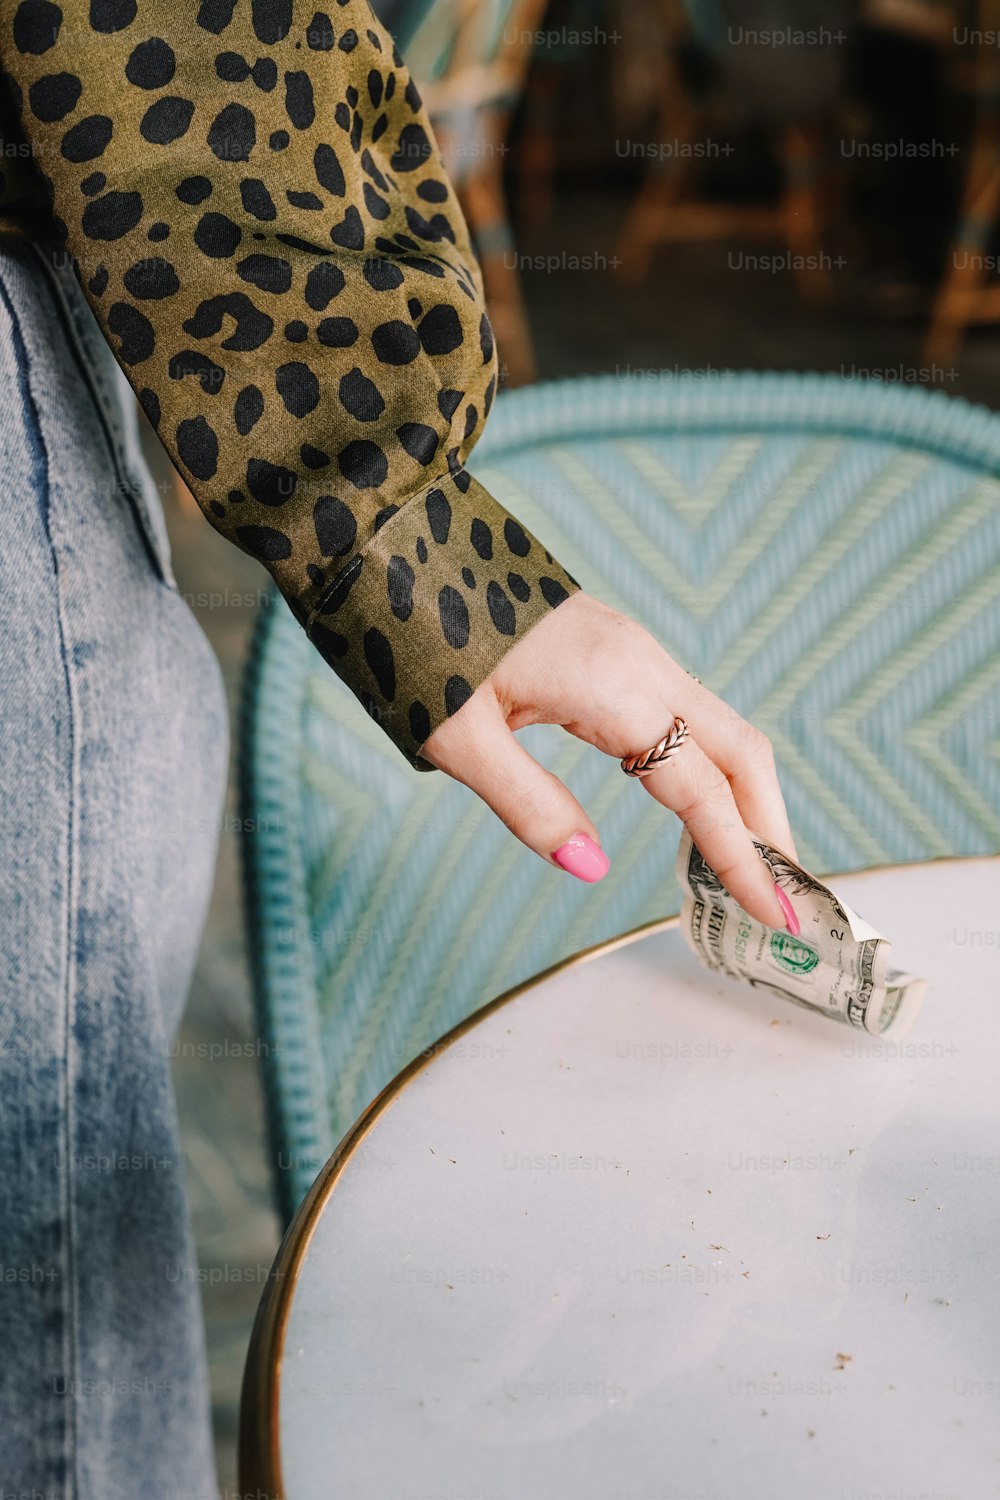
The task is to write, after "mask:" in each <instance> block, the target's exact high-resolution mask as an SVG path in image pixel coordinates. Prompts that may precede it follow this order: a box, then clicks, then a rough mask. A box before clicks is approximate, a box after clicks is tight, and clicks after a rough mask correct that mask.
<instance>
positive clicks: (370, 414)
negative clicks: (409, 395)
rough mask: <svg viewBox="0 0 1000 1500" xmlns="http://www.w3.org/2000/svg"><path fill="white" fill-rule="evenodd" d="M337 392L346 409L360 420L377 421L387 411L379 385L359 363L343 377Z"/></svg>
mask: <svg viewBox="0 0 1000 1500" xmlns="http://www.w3.org/2000/svg"><path fill="white" fill-rule="evenodd" d="M337 394H338V396H339V397H340V404H341V406H342V407H343V408H344V410H345V411H346V412H350V414H351V416H352V417H355V418H356V419H357V421H359V422H377V421H378V419H379V417H380V416H381V415H382V413H383V412H384V411H385V402H384V401H383V400H382V397H381V395H380V394H379V389H378V386H377V385H376V384H375V382H374V381H373V380H369V379H368V376H367V375H365V374H363V373H362V371H361V370H359V369H358V367H357V365H355V367H354V369H353V370H348V372H347V374H346V375H343V376H342V377H341V380H340V385H339V387H338V390H337Z"/></svg>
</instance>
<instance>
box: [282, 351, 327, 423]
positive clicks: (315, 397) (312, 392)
mask: <svg viewBox="0 0 1000 1500" xmlns="http://www.w3.org/2000/svg"><path fill="white" fill-rule="evenodd" d="M274 383H275V386H276V387H277V391H278V395H279V396H280V397H281V400H282V403H283V404H284V407H285V410H286V411H287V412H290V413H291V415H292V416H293V417H297V418H298V419H299V420H300V421H301V419H302V418H303V417H306V416H308V415H309V413H310V412H311V411H315V410H316V407H317V406H318V405H319V381H318V380H317V379H316V376H315V375H314V374H313V372H312V370H310V368H309V366H308V365H305V364H303V363H302V362H301V360H293V361H292V362H291V363H290V364H287V365H279V366H278V369H277V371H276V372H275V377H274Z"/></svg>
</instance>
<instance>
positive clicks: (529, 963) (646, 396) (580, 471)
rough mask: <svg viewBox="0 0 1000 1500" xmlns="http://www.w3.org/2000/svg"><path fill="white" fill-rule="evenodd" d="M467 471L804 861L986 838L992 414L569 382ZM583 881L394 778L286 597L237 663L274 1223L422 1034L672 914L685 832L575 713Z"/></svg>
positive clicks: (992, 632) (464, 804) (433, 775)
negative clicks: (765, 763) (736, 732)
mask: <svg viewBox="0 0 1000 1500" xmlns="http://www.w3.org/2000/svg"><path fill="white" fill-rule="evenodd" d="M471 467H472V468H473V469H474V470H475V473H476V475H477V476H478V478H479V479H481V480H482V482H483V483H484V484H485V485H487V486H488V488H489V489H491V490H492V491H493V493H494V494H495V495H496V496H497V497H498V498H499V499H500V500H501V501H502V502H503V503H504V504H505V505H507V507H508V508H509V509H511V510H512V511H514V512H515V514H517V515H518V516H519V517H520V519H521V520H523V521H524V522H526V523H527V525H528V526H530V527H531V528H532V529H533V530H534V531H535V532H536V533H537V534H538V535H539V536H540V537H541V538H542V539H543V540H544V541H545V543H546V545H547V546H549V547H550V548H551V549H552V551H553V552H554V553H555V554H556V555H557V556H558V557H559V559H560V561H561V562H562V563H563V564H564V565H565V566H566V567H567V568H568V569H569V570H570V571H571V572H572V573H573V575H574V576H575V577H577V578H579V579H580V581H581V583H582V584H583V586H584V587H585V588H587V589H589V590H590V592H592V593H594V594H596V595H599V596H600V597H601V598H603V599H605V600H606V601H607V602H608V603H610V604H612V605H614V606H616V607H618V608H620V609H621V610H623V611H626V612H627V613H629V614H631V615H632V616H634V617H635V618H637V619H639V620H641V621H642V622H643V623H644V624H645V625H646V626H647V627H648V628H649V629H650V630H651V631H652V632H653V634H654V635H656V636H657V638H658V639H659V640H660V641H661V642H662V643H663V645H664V646H665V647H666V649H667V650H668V651H669V652H670V653H671V654H672V655H673V656H674V657H675V658H676V659H677V660H678V661H679V662H680V663H682V665H684V666H685V667H687V668H688V670H689V671H692V672H695V673H696V674H697V675H698V676H699V677H701V678H702V680H703V681H704V682H705V684H706V685H707V686H709V687H711V688H712V690H713V691H715V692H716V693H718V694H719V695H720V696H722V697H724V698H725V699H727V700H728V701H729V702H730V703H732V704H733V705H734V706H735V707H736V708H737V709H738V710H739V712H740V713H742V714H743V715H744V716H745V717H746V718H748V719H750V720H751V721H753V722H754V723H755V724H757V725H759V726H760V727H761V728H762V729H763V730H764V731H765V732H766V733H767V734H768V735H769V736H770V737H771V739H772V741H773V743H774V746H775V749H776V754H777V759H778V764H779V771H780V775H781V781H782V786H783V788H784V791H785V794H786V799H787V802H788V806H789V812H790V816H791V821H792V825H793V828H794V830H795V836H796V840H797V843H798V848H799V852H800V854H801V856H802V858H803V861H804V862H805V864H806V865H807V866H809V867H810V868H811V869H813V870H815V871H816V872H817V873H823V872H832V871H837V870H848V869H855V868H862V867H865V866H868V865H872V864H880V863H885V862H897V861H898V862H905V861H912V860H923V859H927V858H931V857H934V856H938V855H948V854H960V853H961V854H981V853H987V852H994V851H996V850H998V849H1000V481H998V477H997V476H998V474H1000V418H998V417H995V416H993V415H991V414H990V413H988V412H986V411H985V410H983V409H980V408H974V407H971V406H968V405H966V404H964V403H962V402H960V401H956V400H952V399H949V398H948V397H945V396H943V395H939V394H928V393H926V392H922V391H917V390H913V389H910V390H899V389H893V388H889V387H879V386H871V385H863V384H857V383H849V382H845V381H842V380H840V379H839V378H837V377H829V378H828V377H825V376H807V377H801V376H793V375H788V376H784V375H755V374H746V375H734V376H732V377H731V378H728V379H726V378H718V379H712V380H698V379H690V380H688V379H674V380H670V381H666V382H652V381H649V382H643V381H639V382H636V381H634V380H620V379H615V378H599V379H584V380H576V381H568V382H563V383H559V384H554V385H549V386H535V387H533V388H531V389H527V390H524V391H517V392H513V393H511V394H509V395H506V396H503V397H501V399H500V400H499V401H498V403H497V406H496V409H495V411H494V413H493V415H492V417H491V419H490V424H489V427H488V429H487V431H486V433H485V435H484V437H483V439H482V440H481V441H480V443H479V445H478V447H477V448H476V450H475V453H474V462H473V463H472V465H471ZM523 740H524V742H525V743H526V744H527V745H528V746H529V748H530V749H531V750H532V752H533V753H534V754H535V755H537V756H538V757H539V758H540V759H541V760H542V761H543V762H544V763H545V764H546V765H548V766H550V767H551V768H552V769H553V770H554V771H555V772H556V774H557V775H559V776H561V777H562V778H563V779H564V780H565V781H566V782H567V783H568V784H569V786H570V787H572V789H573V791H574V792H575V793H576V795H577V796H578V797H579V798H580V800H581V802H582V803H583V805H584V806H585V807H586V808H587V809H588V810H589V812H590V813H591V815H592V816H593V818H594V820H595V822H596V823H597V826H598V827H599V828H600V830H601V835H602V839H603V841H604V843H605V845H606V847H607V849H608V851H609V853H610V855H611V858H612V870H611V874H610V875H609V876H608V877H607V878H606V879H605V880H604V881H603V882H602V883H601V884H600V885H598V886H592V887H591V886H583V885H580V884H579V883H578V882H576V881H574V880H571V879H569V878H567V877H566V876H564V875H562V874H560V873H559V872H557V871H555V870H553V869H551V868H549V867H548V866H547V865H545V864H544V863H543V862H542V861H541V860H539V859H538V858H537V857H536V856H534V855H532V854H530V853H528V852H527V851H526V850H524V849H523V848H522V847H521V846H520V845H519V844H517V843H516V842H515V841H514V840H513V839H512V838H511V837H510V835H509V834H508V833H507V832H506V830H505V829H504V828H503V827H502V826H501V825H500V824H499V823H498V822H497V821H496V820H495V819H494V817H493V815H492V814H491V813H489V812H488V811H487V810H486V808H485V807H484V806H483V805H482V804H481V803H480V802H479V801H478V800H477V799H476V798H475V797H474V796H473V795H472V794H471V793H470V792H468V791H467V790H466V789H465V788H464V787H461V786H459V785H457V784H456V783H454V782H452V781H450V780H449V779H448V778H447V777H445V776H444V775H443V774H441V773H439V772H428V773H422V774H421V773H419V772H416V771H414V770H412V769H411V768H410V766H409V765H408V764H407V763H406V762H405V761H404V760H403V758H402V757H401V756H400V755H399V754H398V752H397V751H396V750H395V749H394V748H393V747H392V746H391V745H390V743H389V742H388V740H386V739H385V737H384V736H383V734H382V732H381V731H380V730H379V729H378V728H376V726H375V725H374V724H373V723H372V722H371V720H370V719H368V717H367V716H366V715H365V713H364V712H363V710H362V709H361V707H360V705H359V704H358V703H357V701H356V700H355V699H354V697H353V696H352V695H351V694H350V693H349V692H348V691H347V689H346V688H345V687H343V685H342V684H341V683H340V682H338V681H337V679H336V678H335V677H334V676H333V674H332V673H331V672H330V670H329V668H328V667H327V666H325V664H324V663H323V662H322V660H321V659H320V657H319V655H318V654H317V653H316V652H315V650H314V649H313V647H312V646H311V645H310V644H309V643H308V641H307V640H306V638H305V636H304V635H303V633H302V632H301V631H300V629H299V627H298V626H297V625H296V623H295V622H294V620H293V618H292V616H291V614H290V613H289V611H288V609H287V608H286V606H285V604H284V602H283V601H282V600H280V599H277V600H276V602H274V603H273V605H272V606H271V607H270V608H268V609H265V610H264V611H263V613H262V616H261V620H260V624H259V628H258V632H257V635H256V639H255V642H254V646H253V650H252V657H251V660H250V663H249V668H248V672H247V676H246V685H245V694H244V712H243V734H242V747H243V774H242V800H243V809H242V810H243V816H244V818H245V819H247V820H249V821H248V822H247V823H245V824H244V827H247V828H250V829H252V830H253V832H252V834H249V835H248V836H247V837H246V838H245V839H244V848H245V851H246V865H247V876H248V894H249V912H250V935H251V940H252V944H253V950H254V960H255V968H256V986H257V1004H258V1007H259V1018H260V1028H261V1033H262V1037H263V1040H264V1041H265V1042H266V1044H267V1045H266V1047H265V1048H264V1049H263V1050H264V1053H265V1064H266V1077H267V1085H268V1093H269V1098H270V1105H271V1112H272V1124H273V1132H274V1142H275V1160H276V1164H277V1172H276V1177H277V1181H278V1189H279V1197H280V1203H281V1207H282V1209H283V1211H284V1212H285V1213H286V1214H290V1213H291V1212H292V1210H293V1209H294V1207H295V1206H296V1204H297V1203H298V1201H299V1200H300V1198H301V1197H302V1195H303V1193H304V1192H305V1190H306V1189H307V1188H308V1186H309V1184H310V1182H311V1181H312V1178H313V1176H314V1175H315V1173H316V1171H317V1170H318V1169H319V1167H320V1166H321V1165H322V1163H323V1162H324V1160H325V1159H326V1157H327V1156H328V1155H329V1153H330V1152H331V1151H332V1149H333V1147H334V1146H335V1144H336V1142H337V1140H338V1139H339V1137H340V1135H341V1134H342V1132H343V1131H344V1130H345V1129H346V1128H347V1127H348V1125H349V1124H350V1123H351V1122H352V1121H353V1120H354V1118H355V1117H356V1116H357V1115H358V1114H359V1113H360V1111H361V1109H362V1108H363V1107H364V1106H365V1105H366V1104H367V1103H368V1101H369V1100H370V1099H371V1098H372V1097H373V1096H374V1095H375V1094H376V1093H377V1092H378V1091H379V1090H380V1089H381V1088H382V1087H383V1086H384V1085H385V1084H386V1083H387V1082H388V1081H389V1080H390V1078H392V1077H393V1076H394V1074H395V1073H396V1072H397V1071H398V1070H399V1069H400V1068H401V1067H402V1066H403V1065H404V1064H405V1063H406V1062H407V1061H408V1060H409V1059H410V1057H412V1056H413V1055H415V1054H416V1053H417V1052H419V1051H420V1050H421V1049H423V1048H425V1047H427V1046H428V1045H430V1044H431V1043H433V1042H434V1040H435V1039H436V1038H437V1037H439V1036H440V1035H441V1034H442V1033H443V1032H444V1031H446V1030H447V1029H448V1028H449V1027H451V1026H452V1025H453V1024H455V1023H456V1022H457V1021H458V1020H460V1019H461V1018H462V1017H464V1016H466V1015H467V1014H468V1013H469V1012H470V1011H472V1010H473V1009H475V1008H476V1007H477V1006H479V1005H480V1004H482V1003H483V1002H485V1001H486V1000H488V999H489V998H491V997H492V996H494V995H496V994H499V993H500V992H502V991H503V990H505V989H507V988H509V987H510V986H512V985H513V984H515V983H517V982H518V981H520V980H522V979H524V978H526V977H528V976H529V975H531V974H533V973H535V972H537V971H538V970H540V969H542V968H544V967H546V966H547V965H549V964H551V963H553V962H555V961H556V960H558V959H559V958H561V957H563V956H564V955H566V954H568V953H571V952H574V951H576V950H578V949H579V948H582V947H585V946H587V945H589V944H592V943H595V942H598V941H601V940H603V939H606V938H608V937H610V936H612V935H614V934H616V933H619V932H621V931H624V930H626V929H628V928H631V927H634V926H636V925H637V924H638V923H640V922H643V921H646V920H650V919H652V918H655V917H659V916H662V915H664V914H666V913H669V912H671V911H676V910H677V909H678V906H679V896H678V890H677V886H676V883H675V880H674V876H673V860H674V855H675V852H676V848H677V842H678V838H679V834H680V825H679V823H678V822H677V820H676V819H674V818H672V817H671V816H670V815H669V814H667V813H665V812H663V811H661V810H660V809H658V808H656V807H655V806H654V805H653V803H652V802H651V801H650V799H649V798H648V797H647V796H645V795H644V794H643V793H642V792H641V790H640V789H639V788H638V787H636V786H635V784H634V783H633V782H631V781H629V780H628V779H627V778H626V777H624V776H622V774H621V771H620V770H619V768H618V764H617V762H616V761H614V760H611V759H609V758H607V757H605V756H603V755H601V754H599V753H598V752H597V751H596V750H593V749H591V748H589V747H587V746H584V745H582V744H580V743H579V742H578V741H576V740H574V739H572V738H571V737H570V736H569V735H567V734H565V733H564V732H563V731H561V730H557V729H554V728H551V727H546V726H533V727H532V728H530V729H528V730H525V731H523Z"/></svg>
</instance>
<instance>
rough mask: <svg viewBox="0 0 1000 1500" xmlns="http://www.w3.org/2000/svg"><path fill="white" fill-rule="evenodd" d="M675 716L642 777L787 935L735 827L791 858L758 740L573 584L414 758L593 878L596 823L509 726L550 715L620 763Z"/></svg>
mask: <svg viewBox="0 0 1000 1500" xmlns="http://www.w3.org/2000/svg"><path fill="white" fill-rule="evenodd" d="M675 714H679V715H680V716H681V717H682V718H684V719H686V720H687V723H688V726H689V730H690V733H689V736H688V738H687V740H686V741H685V742H684V744H683V745H682V746H681V748H680V749H679V750H678V751H677V752H676V754H675V755H673V756H671V758H670V759H669V760H668V761H667V762H666V763H665V764H664V765H663V766H661V767H660V769H659V770H657V771H654V772H653V773H652V774H651V775H649V776H646V777H643V778H642V785H643V786H644V787H645V789H646V791H647V792H649V793H650V795H651V796H653V797H655V798H656V800H657V801H658V802H662V803H663V805H664V807H668V808H670V810H671V811H672V812H675V813H676V814H677V816H678V817H679V818H680V819H681V821H682V822H683V823H684V824H686V826H687V828H688V829H689V831H690V833H691V837H692V838H693V840H694V842H695V843H696V844H697V846H698V848H699V849H700V850H701V852H702V854H703V855H704V856H705V858H706V860H707V861H708V863H709V864H710V865H711V867H712V869H713V870H714V871H715V872H716V874H717V875H718V876H719V878H720V880H721V881H722V882H723V884H724V885H725V886H726V888H727V889H728V890H729V891H730V892H731V893H732V895H733V896H734V897H735V898H736V900H737V901H738V902H739V903H740V905H741V906H742V907H743V909H744V910H745V911H747V912H749V913H750V915H751V916H753V917H756V918H757V919H758V921H760V922H764V923H766V924H767V926H769V927H784V926H786V925H789V923H788V922H786V918H787V917H788V916H789V913H791V928H792V930H793V931H797V930H798V923H797V921H796V919H795V916H794V912H791V908H790V907H789V908H788V911H786V910H785V909H784V907H783V906H782V904H781V903H780V902H779V900H778V897H777V894H776V888H775V885H774V883H773V881H772V879H771V877H770V875H769V873H768V868H767V865H766V864H765V863H764V861H763V860H762V859H761V858H760V855H759V854H758V853H757V851H756V849H755V848H754V845H753V842H752V840H751V838H750V833H749V832H748V830H749V829H752V830H753V832H754V833H756V834H757V835H758V836H759V837H760V838H763V839H766V840H767V841H768V842H769V843H771V844H774V845H776V846H777V847H778V848H779V849H781V850H783V851H784V852H785V853H787V854H790V855H791V856H792V857H793V858H795V845H794V843H793V841H792V833H791V829H790V828H789V826H788V815H787V813H786V811H785V803H784V798H783V797H782V795H781V788H780V787H779V785H778V778H777V775H776V774H775V769H774V757H773V754H772V751H771V744H770V741H769V740H768V739H767V738H766V736H765V735H763V734H761V732H760V731H759V730H758V729H755V728H754V727H753V725H752V724H748V723H747V721H746V720H745V719H742V718H741V717H740V715H739V714H738V713H736V711H735V710H734V709H732V708H730V707H729V705H728V704H726V703H724V702H722V700H721V699H719V698H716V696H715V694H714V693H710V692H709V690H708V688H706V687H703V686H702V685H701V684H700V683H698V682H696V681H695V679H694V678H693V677H691V676H690V675H689V674H688V673H687V672H686V671H685V670H684V669H683V667H679V666H678V665H677V663H676V662H675V661H674V660H673V659H672V658H671V657H669V656H668V655H667V653H666V652H665V651H664V650H663V649H662V647H661V646H659V645H657V643H656V641H655V640H654V639H653V637H652V636H651V635H650V634H649V633H648V631H646V630H644V629H643V628H642V626H641V625H637V624H636V623H635V621H634V620H630V619H628V618H627V617H626V616H625V615H621V614H619V613H618V612H617V610H613V609H609V608H608V606H607V605H605V604H601V603H600V602H599V600H597V599H593V598H591V596H590V595H589V594H586V593H583V592H580V593H577V594H573V595H572V597H571V598H569V599H567V600H566V601H565V602H564V603H563V604H560V605H559V607H558V609H555V610H553V612H552V614H551V615H548V616H547V617H546V618H545V619H544V620H541V621H539V623H538V624H537V625H535V626H534V627H533V629H532V630H530V631H529V632H528V634H527V635H526V636H525V637H524V638H523V639H522V640H520V641H518V643H517V644H516V645H515V646H512V647H511V649H510V650H509V651H508V652H507V654H506V656H505V657H504V658H503V660H502V661H501V662H500V664H499V666H498V667H497V668H496V670H495V671H494V672H493V673H492V675H491V676H490V677H489V678H487V680H486V681H485V682H484V683H482V685H481V686H480V687H479V689H478V690H477V691H476V692H475V693H474V694H473V695H472V697H471V698H470V699H469V700H468V702H467V703H465V704H464V706H463V707H462V708H461V710H460V711H459V712H458V713H457V714H454V715H453V716H452V717H451V718H450V719H447V720H446V721H445V722H444V723H443V724H441V725H440V726H439V727H438V728H437V729H436V730H435V732H434V734H432V735H431V737H430V739H428V740H427V741H426V743H425V744H424V746H423V749H422V751H421V754H422V755H423V757H424V758H425V759H426V760H429V761H430V762H431V763H432V764H433V765H435V766H437V767H439V768H440V769H441V770H442V771H445V772H447V773H448V775H449V776H454V777H455V779H456V780H457V781H461V782H464V783H465V785H466V786H468V787H471V788H472V790H473V791H474V792H477V793H478V794H479V796H480V797H482V799H483V801H484V802H486V803H488V804H489V806H490V807H491V808H492V809H493V811H494V812H495V813H496V814H497V816H498V817H499V818H500V819H501V820H502V821H503V822H504V823H505V824H506V825H507V827H508V828H509V829H510V831H511V833H513V834H514V835H515V837H516V838H519V839H520V840H521V841H522V843H524V844H527V846H528V848H529V849H533V850H534V851H535V853H536V854H540V855H541V856H542V858H543V859H545V860H548V861H549V862H550V863H552V864H556V865H558V866H560V867H561V868H562V869H565V870H568V871H569V872H570V873H571V874H573V875H576V876H577V877H578V878H579V879H581V880H587V881H594V880H600V879H601V878H602V876H603V875H605V874H606V873H607V870H608V865H609V861H608V857H607V855H606V854H605V853H604V851H603V850H602V849H601V847H600V838H599V836H598V833H597V830H596V829H595V827H594V825H593V824H592V823H591V821H590V819H589V818H588V817H587V814H586V813H585V812H584V810H583V808H582V807H581V806H580V804H579V802H577V800H576V798H575V797H574V796H573V794H572V793H571V792H570V791H569V789H568V788H567V787H565V786H564V785H563V783H562V782H561V781H560V780H559V779H558V777H556V776H553V775H552V773H551V772H550V771H547V770H546V769H545V768H544V767H543V766H541V765H539V763H538V761H536V760H535V759H534V758H533V757H532V756H531V755H529V754H528V751H527V750H525V748H524V746H523V745H521V744H520V743H519V742H518V740H516V739H515V737H514V735H513V733H512V731H513V730H515V729H521V728H523V726H524V725H525V724H537V723H541V724H561V725H562V726H563V728H564V729H568V730H569V732H570V734H575V735H576V736H577V737H578V738H579V739H581V740H586V741H587V742H588V743H589V744H591V745H596V746H597V748H598V749H599V750H603V751H604V753H605V754H606V755H613V756H614V757H615V758H616V759H617V760H620V759H621V758H622V757H623V756H626V755H633V754H636V753H637V752H639V751H641V750H645V749H647V748H648V747H649V746H650V745H655V744H656V742H657V741H658V740H659V739H660V738H661V736H662V735H664V734H665V733H666V731H667V729H668V728H669V727H670V724H671V723H672V721H673V717H674V715H675ZM637 795H638V792H637ZM782 894H784V893H782ZM785 899H786V901H787V897H786V898H785Z"/></svg>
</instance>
